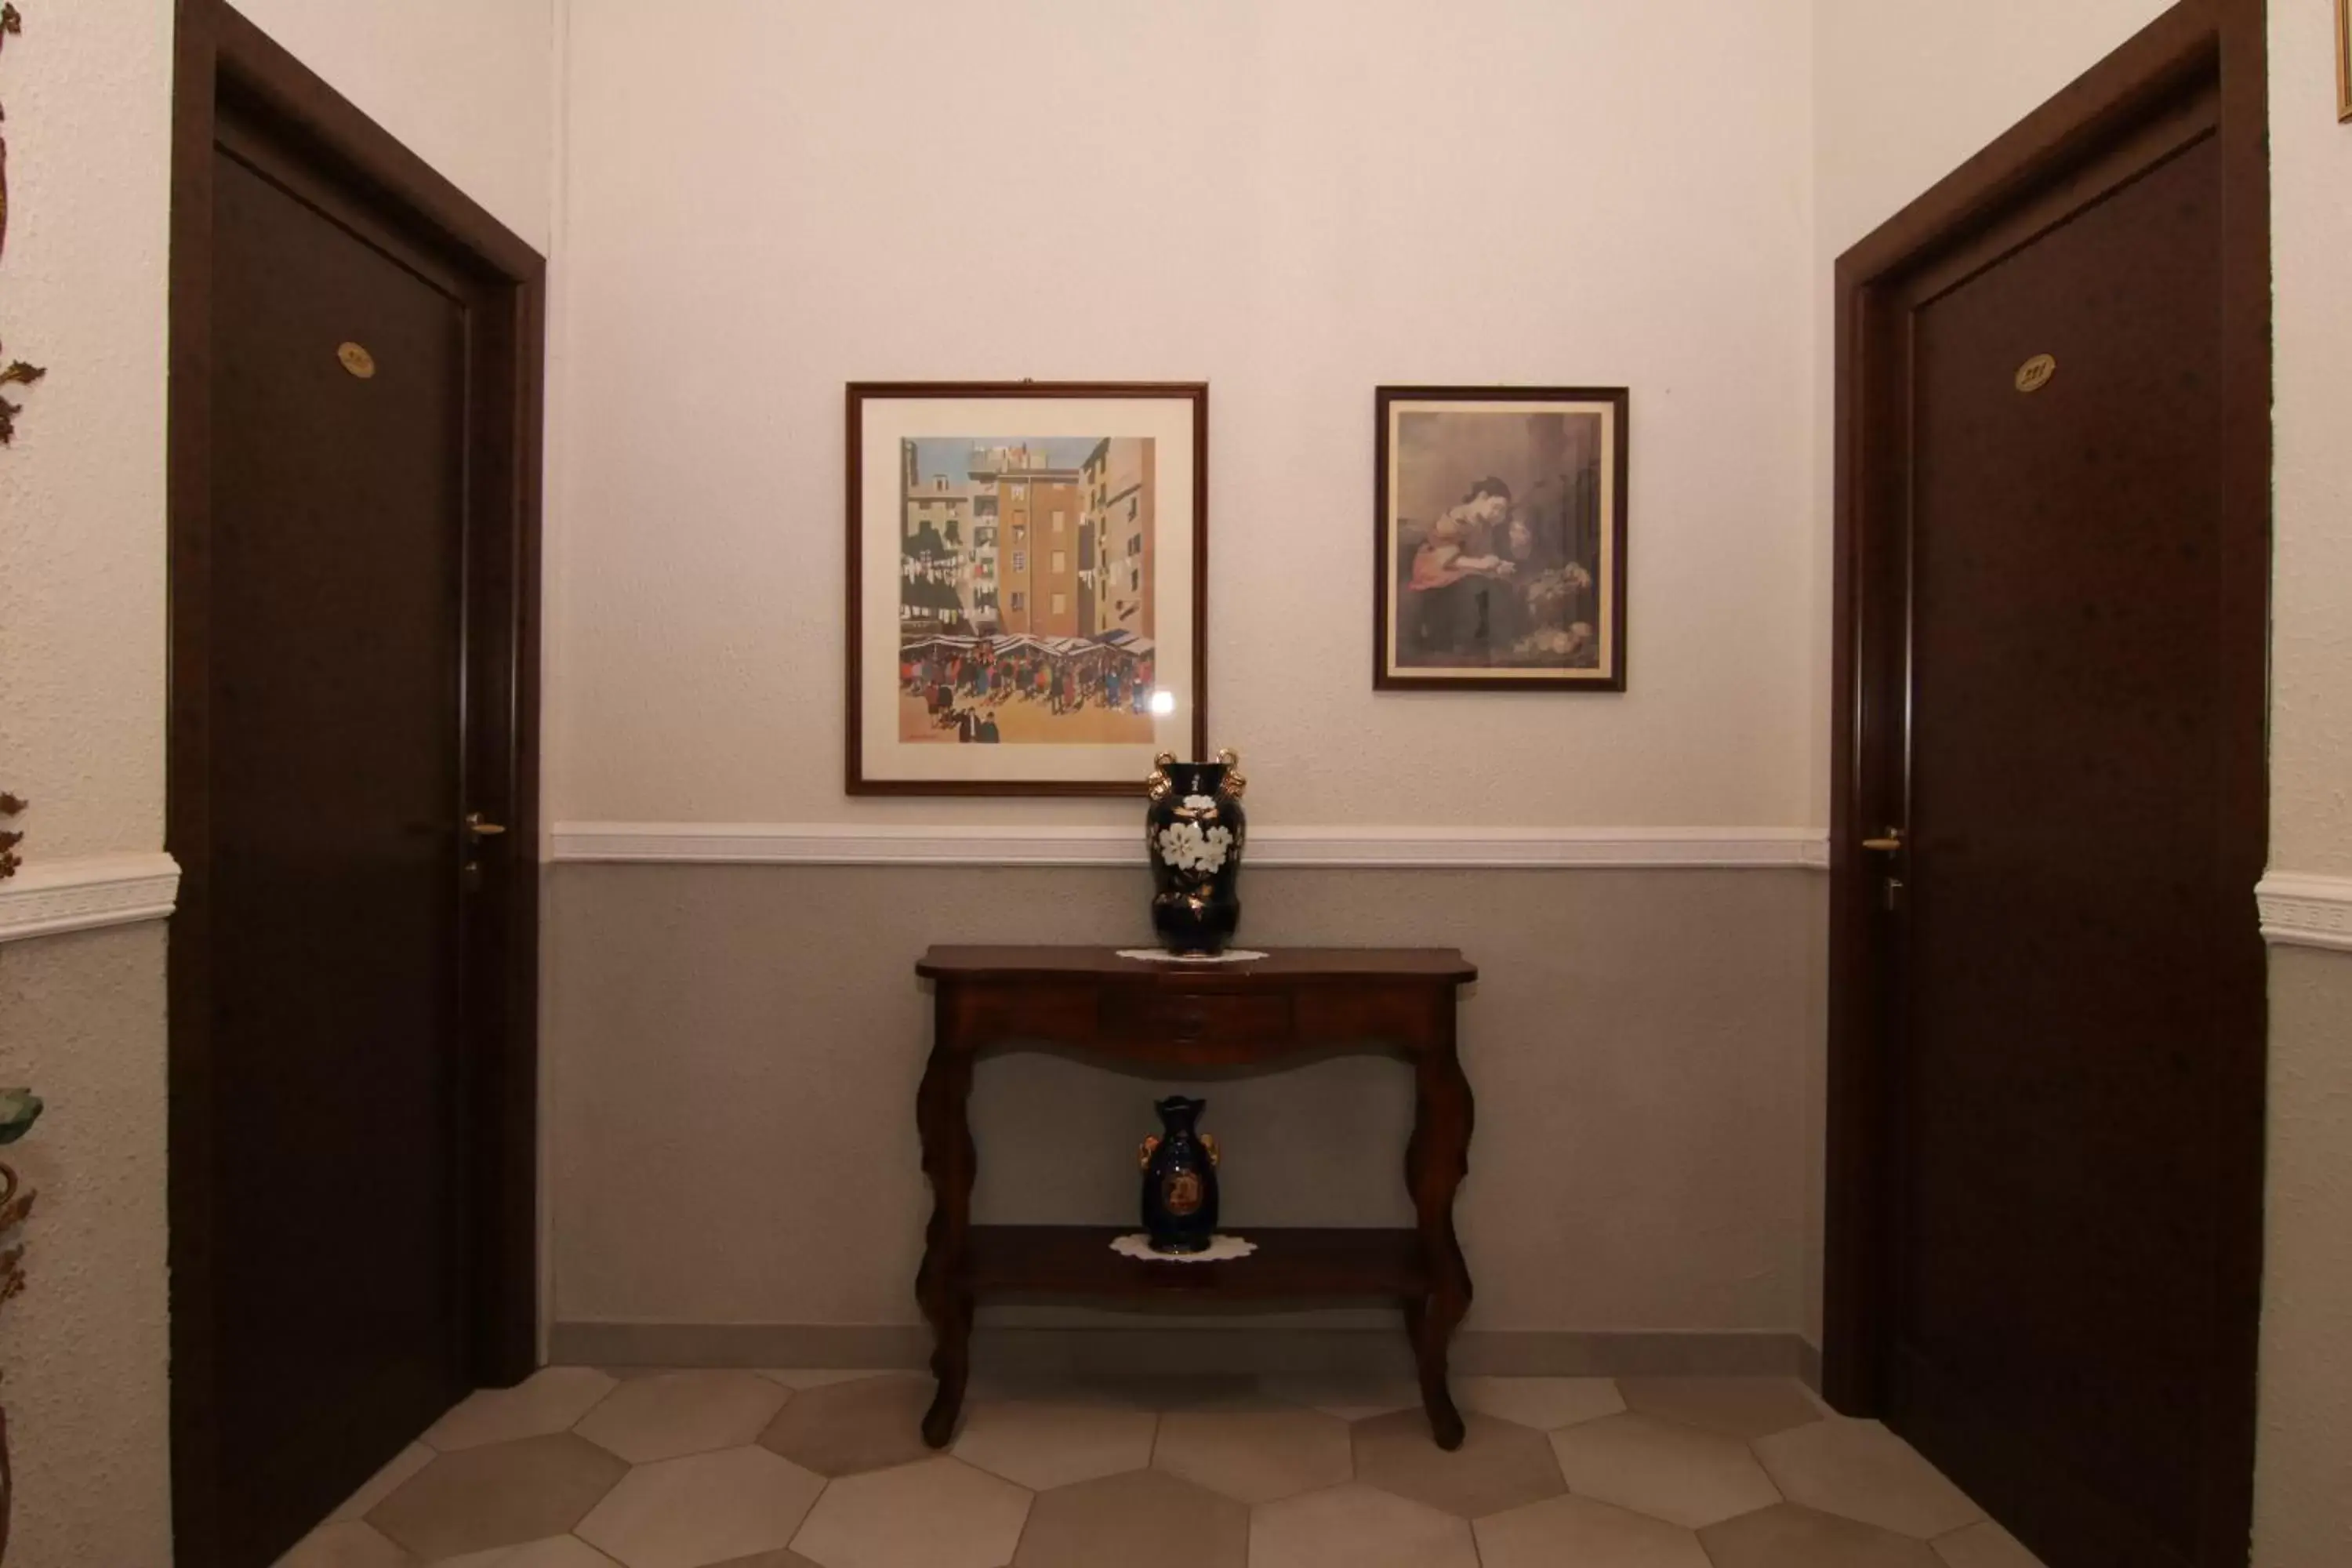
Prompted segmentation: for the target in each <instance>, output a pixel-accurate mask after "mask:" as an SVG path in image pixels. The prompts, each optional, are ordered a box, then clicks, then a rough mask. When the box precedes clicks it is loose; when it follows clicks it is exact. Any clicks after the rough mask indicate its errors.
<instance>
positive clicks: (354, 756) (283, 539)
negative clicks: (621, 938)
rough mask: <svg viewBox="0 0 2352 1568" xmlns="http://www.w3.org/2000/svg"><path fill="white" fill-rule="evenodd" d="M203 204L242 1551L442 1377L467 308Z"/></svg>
mask: <svg viewBox="0 0 2352 1568" xmlns="http://www.w3.org/2000/svg"><path fill="white" fill-rule="evenodd" d="M213 191H214V215H215V219H214V231H213V232H214V248H213V258H214V268H213V279H214V296H213V318H212V342H213V363H214V374H213V378H212V408H213V418H214V445H213V496H212V546H213V558H212V590H213V596H212V605H211V613H212V636H211V659H210V670H209V672H208V679H209V683H210V698H211V703H210V723H211V747H210V752H211V759H210V776H209V778H208V779H207V781H206V784H207V787H208V792H209V795H210V800H211V826H212V878H211V888H210V897H211V900H212V903H211V921H212V930H213V931H214V933H215V940H214V946H213V963H212V975H211V979H212V999H211V1017H210V1020H209V1023H210V1041H211V1051H212V1061H213V1068H214V1074H215V1076H214V1087H213V1093H214V1096H215V1102H214V1103H215V1112H216V1115H217V1117H218V1119H219V1120H218V1125H219V1129H220V1131H219V1136H218V1139H217V1142H215V1148H214V1152H213V1161H214V1169H213V1173H212V1179H213V1191H214V1202H215V1225H214V1231H213V1247H214V1258H213V1281H214V1289H215V1300H216V1302H217V1304H218V1316H217V1318H216V1337H215V1355H216V1363H215V1369H214V1370H215V1401H216V1403H215V1431H216V1434H217V1441H218V1443H219V1445H220V1452H219V1454H218V1456H217V1463H218V1467H219V1473H220V1475H221V1477H222V1479H223V1483H224V1486H223V1508H224V1521H225V1523H226V1526H227V1531H226V1536H227V1539H228V1541H229V1542H231V1545H230V1548H229V1551H228V1552H227V1554H226V1560H227V1561H230V1562H234V1563H245V1562H250V1563H268V1562H269V1561H271V1560H272V1559H273V1558H274V1556H275V1555H276V1553H277V1552H278V1551H281V1550H283V1548H284V1547H285V1546H286V1545H288V1544H289V1543H290V1542H291V1541H292V1540H293V1539H294V1538H295V1537H296V1536H298V1535H299V1534H300V1533H301V1531H303V1530H305V1529H307V1528H308V1527H309V1526H310V1525H312V1524H315V1523H316V1522H317V1521H319V1520H320V1519H321V1518H322V1517H323V1516H324V1515H325V1513H326V1512H327V1511H328V1510H331V1508H333V1507H334V1505H335V1504H336V1503H337V1502H338V1501H339V1500H341V1498H342V1497H343V1496H345V1495H346V1494H347V1493H348V1492H349V1491H350V1490H351V1489H352V1488H353V1487H354V1486H356V1485H357V1484H358V1483H359V1482H360V1481H361V1480H363V1479H366V1477H367V1476H368V1475H369V1474H370V1473H371V1471H372V1470H373V1468H375V1467H377V1466H379V1465H381V1464H382V1463H383V1461H384V1460H385V1459H387V1458H390V1457H391V1456H392V1455H393V1454H394V1453H396V1452H397V1451H398V1450H399V1449H400V1447H402V1446H403V1445H404V1444H405V1443H407V1442H409V1441H412V1440H413V1439H414V1438H415V1436H417V1435H418V1434H419V1433H420V1432H422V1431H423V1430H424V1428H425V1426H427V1425H429V1424H430V1423H431V1422H432V1421H433V1419H434V1418H435V1417H436V1416H437V1415H439V1414H440V1413H441V1412H442V1411H443V1410H445V1409H446V1408H447V1407H448V1405H450V1404H452V1403H453V1402H454V1401H455V1400H457V1398H458V1397H460V1396H461V1395H462V1394H464V1393H465V1392H466V1391H467V1388H468V1387H469V1386H470V1379H469V1368H468V1346H467V1280H466V1279H465V1274H464V1270H465V1267H466V1263H465V1257H466V1245H465V1243H466V1238H465V1236H464V1234H463V1230H462V1226H464V1223H465V1218H466V1215H467V1208H468V1196H469V1194H468V1191H467V1187H468V1182H467V1165H466V1159H465V1151H464V1146H463V1136H464V1130H463V1128H462V1127H461V1125H460V1120H459V1118H460V1102H461V1096H460V1089H461V1084H462V1079H463V1054H464V1052H465V1049H466V1036H465V1032H464V1030H463V1029H462V1027H461V1007H460V998H459V987H458V982H459V971H460V957H459V954H460V934H461V933H460V922H461V904H462V901H463V899H464V896H465V895H464V889H463V885H462V884H463V880H464V878H465V875H466V873H465V871H464V869H463V868H464V863H465V861H466V859H467V854H468V838H467V835H465V834H463V833H462V832H461V820H460V819H461V816H462V814H463V809H464V805H463V803H464V795H463V783H464V781H463V778H462V774H461V760H462V754H463V748H462V745H461V741H462V724H463V721H464V712H463V708H462V703H461V680H460V676H461V658H460V655H461V633H462V627H463V623H464V616H463V608H464V601H463V597H462V595H463V589H464V561H465V551H464V544H465V538H464V528H465V521H466V510H465V479H466V451H465V418H466V381H465V366H466V353H467V343H466V310H465V307H464V302H463V301H462V300H460V299H457V298H453V297H452V296H451V294H450V292H449V291H448V290H447V289H445V288H444V287H442V286H441V285H439V284H437V283H436V282H435V281H433V280H431V279H427V278H426V277H424V276H420V275H419V274H418V273H417V272H415V271H414V270H412V269H411V268H410V267H409V266H408V265H406V264H405V263H404V260H403V259H402V258H400V257H398V256H396V255H394V254H389V253H387V251H386V250H385V249H384V248H383V247H380V246H379V245H377V244H374V243H372V242H371V241H370V240H369V239H368V238H365V237H362V236H361V235H360V234H358V233H355V232H353V231H352V229H350V228H347V227H346V226H343V225H342V224H341V223H339V222H337V221H335V220H334V219H332V218H331V217H329V216H325V215H324V214H322V213H321V212H320V211H319V210H318V209H317V208H315V207H313V206H312V205H310V204H309V203H308V202H306V201H305V200H303V199H301V198H300V197H299V196H298V195H294V194H292V193H291V192H289V190H288V189H287V188H285V187H284V186H282V185H281V184H278V182H277V181H276V180H274V179H273V178H271V177H270V176H269V175H268V174H263V173H260V172H257V170H256V169H255V168H253V167H251V166H248V164H247V163H245V162H244V161H242V160H241V159H240V158H238V157H237V156H235V155H232V154H231V153H228V152H226V151H223V152H221V153H217V154H216V156H215V167H214V179H213ZM346 345H351V346H346ZM362 356H364V357H362Z"/></svg>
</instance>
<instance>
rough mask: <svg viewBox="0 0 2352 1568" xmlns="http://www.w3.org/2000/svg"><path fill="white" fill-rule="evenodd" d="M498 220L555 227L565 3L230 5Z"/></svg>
mask: <svg viewBox="0 0 2352 1568" xmlns="http://www.w3.org/2000/svg"><path fill="white" fill-rule="evenodd" d="M232 3H233V4H234V5H236V8H237V9H238V10H239V11H241V12H243V13H244V14H245V15H246V16H247V17H248V18H250V19H251V20H252V22H253V23H254V25H255V26H257V27H259V28H260V29H261V30H262V31H263V32H265V33H268V35H269V36H270V37H273V38H275V39H277V40H278V42H279V43H280V44H283V45H284V46H285V47H287V49H288V50H289V52H290V53H292V54H293V55H294V57H295V58H298V59H299V60H300V61H301V62H302V63H303V64H304V65H306V66H309V67H310V68H311V69H312V70H314V71H316V72H318V73H319V75H320V76H321V77H324V78H325V79H326V80H327V82H328V84H329V85H330V86H331V87H333V88H334V89H335V90H336V91H337V92H340V93H341V94H342V95H343V96H344V97H345V98H348V99H350V100H352V102H353V103H355V104H357V105H359V106H360V108H361V109H362V110H366V111H367V113H368V115H369V117H370V118H372V119H373V120H374V121H375V122H376V123H377V124H379V125H381V126H383V128H384V129H385V130H387V131H389V132H392V133H393V134H394V136H396V137H398V138H399V139H400V140H401V141H402V142H405V143H406V144H407V145H408V148H409V150H410V151H411V152H414V153H416V155H417V156H419V157H421V158H423V159H424V160H425V162H426V163H430V164H432V165H433V166H434V167H435V168H436V169H438V170H439V171H440V172H441V173H442V174H446V175H447V176H448V178H449V179H450V181H451V182H452V183H454V184H456V185H457V187H458V188H459V189H461V190H463V191H464V192H465V193H466V194H467V195H469V196H471V197H473V198H474V199H475V200H476V201H478V202H479V203H481V204H482V205H484V206H485V207H488V209H489V210H490V212H491V214H492V215H493V216H496V217H497V218H498V219H499V222H501V223H503V224H505V225H506V226H508V227H509V228H510V229H512V230H514V231H515V233H517V234H519V235H520V236H521V237H523V238H524V239H525V240H526V241H528V242H529V243H530V245H531V246H532V247H535V248H536V249H538V250H539V251H540V253H541V254H542V255H544V254H546V253H547V249H548V244H549V239H550V237H551V236H552V234H553V233H554V229H555V222H554V216H553V201H554V166H555V68H556V9H557V6H558V5H559V4H560V0H401V3H400V4H394V3H393V0H357V3H354V0H232Z"/></svg>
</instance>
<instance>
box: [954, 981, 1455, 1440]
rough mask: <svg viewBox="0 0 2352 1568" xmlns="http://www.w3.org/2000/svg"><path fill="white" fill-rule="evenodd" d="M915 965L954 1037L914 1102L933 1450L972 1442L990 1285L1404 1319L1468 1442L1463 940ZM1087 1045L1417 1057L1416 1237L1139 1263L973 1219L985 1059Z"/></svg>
mask: <svg viewBox="0 0 2352 1568" xmlns="http://www.w3.org/2000/svg"><path fill="white" fill-rule="evenodd" d="M915 972H916V973H918V974H919V975H921V976H923V977H924V978H925V979H927V980H929V981H931V982H933V983H934V984H935V985H936V987H937V1001H936V1007H937V1018H938V1025H937V1028H936V1031H935V1033H934V1036H933V1039H932V1045H931V1058H930V1064H929V1067H928V1068H926V1069H925V1070H924V1073H923V1085H922V1090H921V1092H920V1094H919V1096H918V1098H917V1101H916V1122H917V1125H918V1128H919V1131H920V1132H921V1135H922V1142H923V1172H924V1173H925V1174H926V1175H928V1176H929V1178H930V1181H931V1194H932V1205H931V1223H930V1229H929V1236H928V1239H927V1244H926V1246H925V1247H924V1250H923V1266H922V1269H921V1271H920V1272H919V1274H918V1275H917V1276H916V1280H915V1294H916V1297H917V1299H918V1300H919V1301H920V1302H921V1303H922V1309H923V1316H924V1317H925V1318H927V1319H929V1321H930V1325H931V1331H932V1334H933V1336H934V1342H935V1345H936V1348H935V1349H934V1350H933V1352H932V1354H931V1371H932V1373H933V1374H934V1375H935V1376H936V1377H937V1378H938V1379H939V1394H938V1395H937V1397H936V1398H934V1399H933V1400H932V1402H931V1407H930V1410H929V1413H928V1414H927V1415H925V1416H924V1417H923V1440H924V1441H925V1442H927V1443H929V1445H930V1446H931V1447H934V1448H940V1447H946V1446H947V1443H948V1440H949V1438H950V1436H953V1434H954V1432H955V1425H956V1417H957V1415H959V1414H960V1413H961V1409H962V1405H963V1392H964V1381H965V1377H966V1375H967V1373H969V1371H970V1368H971V1353H970V1352H971V1315H972V1306H973V1303H974V1301H975V1300H977V1299H978V1298H979V1297H981V1296H984V1295H989V1294H992V1293H997V1294H1022V1295H1033V1296H1034V1295H1068V1296H1080V1297H1092V1298H1096V1299H1097V1300H1128V1301H1132V1300H1148V1299H1150V1298H1154V1297H1179V1298H1181V1299H1183V1300H1188V1301H1201V1300H1229V1301H1234V1302H1268V1301H1277V1300H1334V1299H1341V1298H1354V1299H1369V1300H1384V1301H1393V1302H1395V1303H1397V1304H1398V1305H1399V1306H1401V1307H1402V1308H1403V1309H1404V1318H1405V1327H1406V1330H1407V1331H1408V1332H1409V1333H1410V1334H1411V1336H1412V1350H1413V1359H1414V1362H1415V1363H1417V1365H1418V1366H1419V1368H1420V1373H1421V1397H1422V1403H1423V1405H1425V1406H1426V1407H1427V1409H1428V1412H1429V1425H1430V1430H1431V1432H1432V1433H1433V1435H1434V1436H1435V1437H1436V1439H1437V1443H1438V1446H1439V1447H1443V1448H1455V1447H1460V1446H1461V1444H1462V1416H1461V1415H1460V1414H1459V1413H1458V1412H1457V1411H1456V1410H1455V1409H1454V1399H1453V1396H1452V1395H1451V1394H1449V1393H1448V1392H1447V1390H1446V1386H1445V1349H1446V1342H1447V1341H1448V1340H1449V1339H1451V1338H1452V1336H1453V1333H1454V1328H1455V1326H1456V1325H1457V1324H1459V1323H1460V1322H1461V1321H1462V1315H1463V1314H1464V1313H1465V1312H1466V1311H1468V1310H1469V1308H1470V1270H1469V1268H1468V1266H1467V1265H1466V1264H1465V1263H1464V1261H1463V1258H1462V1247H1461V1244H1460V1242H1458V1241H1457V1240H1456V1239H1455V1237H1454V1190H1455V1189H1456V1188H1457V1187H1459V1186H1460V1185H1461V1184H1462V1177H1463V1175H1464V1174H1465V1173H1466V1172H1467V1170H1468V1169H1469V1148H1470V1126H1471V1119H1472V1104H1471V1098H1470V1082H1469V1079H1466V1078H1465V1077H1464V1076H1463V1073H1462V1063H1461V1059H1460V1058H1459V1056H1458V1055H1457V1053H1456V1051H1455V1049H1454V1003H1455V992H1456V991H1457V990H1458V989H1459V988H1460V987H1461V986H1463V985H1465V984H1467V983H1469V982H1470V981H1472V980H1475V979H1476V978H1477V976H1478V972H1477V970H1476V969H1475V968H1473V967H1472V966H1471V965H1470V963H1468V962H1467V961H1465V959H1464V958H1463V956H1462V955H1461V954H1460V953H1459V952H1454V951H1453V950H1452V949H1450V948H1446V949H1434V948H1387V949H1376V948H1291V949H1286V950H1282V951H1277V952H1272V953H1269V954H1268V955H1267V956H1266V957H1265V958H1263V959H1257V960H1253V961H1251V962H1248V963H1231V964H1215V965H1210V964H1175V963H1150V962H1146V961H1142V960H1138V959H1129V958H1120V957H1119V956H1118V955H1117V954H1116V953H1115V952H1112V951H1111V950H1109V949H1108V948H1092V947H935V948H933V949H931V950H930V951H929V952H927V953H925V954H924V955H923V959H922V962H920V963H918V964H916V966H915ZM1031 1046H1052V1047H1077V1048H1080V1049H1084V1050H1087V1051H1093V1052H1097V1053H1100V1054H1103V1055H1107V1056H1112V1057H1117V1058H1121V1059H1122V1060H1126V1061H1133V1062H1141V1063H1146V1064H1150V1065H1155V1066H1163V1067H1169V1068H1212V1067H1213V1068H1231V1067H1255V1066H1262V1065H1265V1064H1267V1063H1270V1062H1274V1061H1276V1060H1277V1059H1278V1058H1282V1057H1285V1056H1287V1055H1291V1054H1293V1053H1296V1052H1300V1051H1307V1050H1318V1051H1321V1050H1328V1049H1331V1048H1333V1047H1353V1048H1359V1049H1366V1050H1383V1051H1391V1052H1397V1053H1401V1054H1402V1055H1403V1056H1404V1057H1406V1058H1408V1059H1410V1060H1411V1061H1412V1064H1413V1081H1414V1087H1415V1097H1414V1099H1415V1116H1414V1121H1413V1130H1412V1140H1411V1142H1409V1143H1408V1144H1407V1145H1406V1148H1405V1157H1404V1168H1405V1184H1406V1186H1407V1188H1408V1190H1409V1192H1410V1194H1411V1195H1412V1203H1413V1212H1414V1215H1415V1217H1416V1219H1417V1221H1418V1223H1417V1224H1416V1225H1415V1226H1413V1227H1412V1228H1410V1229H1261V1228H1258V1227H1255V1226H1253V1227H1251V1229H1250V1231H1249V1237H1250V1239H1251V1240H1253V1241H1255V1242H1256V1243H1257V1245H1258V1250H1257V1251H1256V1252H1255V1254H1253V1255H1252V1256H1250V1257H1248V1258H1236V1259H1234V1260H1233V1261H1231V1262H1223V1263H1162V1262H1155V1261H1147V1260H1143V1259H1138V1258H1123V1257H1121V1256H1119V1255H1118V1254H1117V1253H1115V1252H1113V1251H1111V1249H1110V1242H1111V1239H1112V1237H1116V1236H1118V1235H1120V1234H1122V1233H1123V1232H1125V1231H1127V1230H1129V1229H1131V1228H1132V1227H1131V1226H1031V1225H1007V1226H997V1225H974V1224H972V1223H971V1184H972V1175H973V1169H974V1165H975V1163H976V1160H977V1153H976V1151H975V1150H974V1148H973V1145H972V1138H971V1121H970V1118H969V1114H968V1110H969V1103H970V1100H971V1075H972V1066H973V1063H974V1062H975V1061H976V1060H977V1059H978V1058H980V1057H981V1056H982V1054H984V1053H986V1052H989V1051H993V1050H1002V1049H1007V1048H1019V1047H1031Z"/></svg>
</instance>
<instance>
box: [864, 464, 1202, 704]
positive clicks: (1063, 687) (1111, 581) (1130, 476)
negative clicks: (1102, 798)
mask: <svg viewBox="0 0 2352 1568" xmlns="http://www.w3.org/2000/svg"><path fill="white" fill-rule="evenodd" d="M1154 444H1155V443H1154V442H1153V441H1152V440H1151V439H1150V437H1103V438H1100V439H1092V438H1082V437H1033V438H1017V437H971V438H964V437H919V438H915V439H910V440H902V441H901V442H900V443H899V449H900V485H899V492H900V500H901V507H900V516H899V553H898V581H899V592H898V739H899V740H901V741H903V742H940V743H943V744H982V745H1106V744H1108V745H1121V744H1148V743H1150V741H1151V740H1152V736H1153V732H1154V731H1153V721H1154V717H1155V715H1156V714H1160V713H1164V712H1167V711H1169V710H1171V708H1172V706H1173V702H1172V699H1171V698H1169V697H1167V696H1166V695H1165V694H1163V693H1161V692H1160V691H1159V689H1158V688H1157V687H1156V685H1155V684H1154V676H1155V673H1156V672H1155V669H1154V660H1155V657H1156V652H1157V647H1156V644H1155V642H1154V639H1153V606H1152V600H1153V593H1152V589H1153V574H1152V563H1153V537H1152V535H1153V521H1154V497H1155V488H1154V484H1153V464H1154V458H1155V454H1154V451H1153V447H1154Z"/></svg>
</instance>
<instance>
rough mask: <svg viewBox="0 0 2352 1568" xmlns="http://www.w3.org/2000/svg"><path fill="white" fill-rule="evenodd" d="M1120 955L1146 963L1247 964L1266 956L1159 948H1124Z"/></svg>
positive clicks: (1236, 950)
mask: <svg viewBox="0 0 2352 1568" xmlns="http://www.w3.org/2000/svg"><path fill="white" fill-rule="evenodd" d="M1118 955H1119V956H1120V957H1121V958H1139V959H1141V960H1143V962H1144V963H1249V962H1250V961H1251V960H1252V959H1256V958H1264V957H1265V954H1264V953H1262V952H1251V951H1250V950H1249V949H1248V948H1245V947H1235V948H1228V949H1227V950H1226V951H1224V952H1167V951H1165V950H1164V949H1161V948H1157V947H1122V948H1120V949H1119V950H1118Z"/></svg>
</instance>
